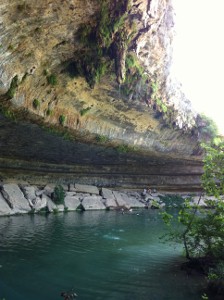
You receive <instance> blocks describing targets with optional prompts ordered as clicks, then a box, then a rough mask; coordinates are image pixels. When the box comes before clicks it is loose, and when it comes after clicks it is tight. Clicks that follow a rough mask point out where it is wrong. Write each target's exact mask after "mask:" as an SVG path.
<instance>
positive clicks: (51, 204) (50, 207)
mask: <svg viewBox="0 0 224 300" xmlns="http://www.w3.org/2000/svg"><path fill="white" fill-rule="evenodd" d="M45 198H46V200H47V210H48V211H49V212H53V211H54V210H56V209H57V205H56V204H55V203H54V202H53V201H52V200H51V198H49V197H48V196H47V195H45Z"/></svg>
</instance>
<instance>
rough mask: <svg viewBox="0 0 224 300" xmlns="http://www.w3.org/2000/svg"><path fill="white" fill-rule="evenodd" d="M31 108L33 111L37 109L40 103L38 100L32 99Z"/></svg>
mask: <svg viewBox="0 0 224 300" xmlns="http://www.w3.org/2000/svg"><path fill="white" fill-rule="evenodd" d="M33 107H34V108H35V109H37V108H39V107H40V101H39V100H38V99H34V100H33Z"/></svg>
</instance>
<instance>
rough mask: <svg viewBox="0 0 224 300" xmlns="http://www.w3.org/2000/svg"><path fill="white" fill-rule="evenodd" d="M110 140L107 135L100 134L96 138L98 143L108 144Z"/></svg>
mask: <svg viewBox="0 0 224 300" xmlns="http://www.w3.org/2000/svg"><path fill="white" fill-rule="evenodd" d="M109 140H110V139H109V137H108V136H106V135H100V134H98V135H97V136H96V141H97V142H98V143H106V142H108V141H109Z"/></svg>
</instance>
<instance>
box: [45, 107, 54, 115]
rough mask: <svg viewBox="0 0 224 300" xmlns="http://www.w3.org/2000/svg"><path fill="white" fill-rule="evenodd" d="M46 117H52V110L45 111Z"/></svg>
mask: <svg viewBox="0 0 224 300" xmlns="http://www.w3.org/2000/svg"><path fill="white" fill-rule="evenodd" d="M46 115H47V116H48V117H49V116H52V115H53V110H52V109H50V108H48V109H47V110H46Z"/></svg>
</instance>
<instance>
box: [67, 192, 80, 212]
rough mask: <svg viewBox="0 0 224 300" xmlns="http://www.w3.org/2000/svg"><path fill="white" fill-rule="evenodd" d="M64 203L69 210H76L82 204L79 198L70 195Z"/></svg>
mask: <svg viewBox="0 0 224 300" xmlns="http://www.w3.org/2000/svg"><path fill="white" fill-rule="evenodd" d="M64 201H65V207H66V209H68V210H76V209H77V208H78V207H79V205H80V203H81V202H80V200H79V198H78V197H76V196H73V195H68V194H67V195H66V197H65V199H64Z"/></svg>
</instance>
